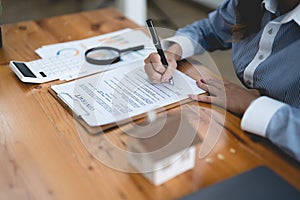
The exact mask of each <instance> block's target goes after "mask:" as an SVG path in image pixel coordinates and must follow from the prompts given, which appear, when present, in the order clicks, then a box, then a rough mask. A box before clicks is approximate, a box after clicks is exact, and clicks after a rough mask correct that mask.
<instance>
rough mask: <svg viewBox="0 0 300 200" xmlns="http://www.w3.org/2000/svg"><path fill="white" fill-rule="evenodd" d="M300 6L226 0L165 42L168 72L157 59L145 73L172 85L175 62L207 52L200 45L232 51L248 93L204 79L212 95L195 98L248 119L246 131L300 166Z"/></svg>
mask: <svg viewBox="0 0 300 200" xmlns="http://www.w3.org/2000/svg"><path fill="white" fill-rule="evenodd" d="M299 2H300V0H251V1H249V0H225V1H224V3H223V4H222V5H221V6H220V7H219V8H218V9H217V10H216V11H214V12H212V13H210V14H209V17H208V18H207V19H204V20H200V21H196V22H194V23H193V24H191V25H188V26H186V27H184V28H181V29H179V30H178V31H177V34H176V35H175V36H173V37H171V38H168V39H167V40H165V41H164V44H165V46H167V49H166V51H165V53H166V57H167V59H168V62H169V67H168V68H167V70H165V68H164V67H163V66H162V65H161V63H160V57H159V55H158V54H157V53H152V54H150V55H149V56H148V57H147V58H146V59H145V71H146V73H147V74H148V76H149V78H150V79H151V80H152V81H153V82H167V81H168V80H169V79H170V77H171V76H172V74H173V72H174V71H175V69H176V67H177V64H176V61H178V60H180V59H183V58H187V57H190V56H192V55H195V54H200V53H202V52H203V49H202V48H199V47H197V45H195V44H196V43H198V44H201V46H202V47H203V48H204V49H205V50H207V51H213V50H217V49H229V48H232V54H233V55H232V56H233V64H234V67H235V72H236V75H237V76H238V78H239V79H240V81H241V82H242V83H243V84H244V85H245V86H246V87H247V89H245V88H243V87H240V86H238V85H235V84H233V83H230V82H227V81H225V82H224V83H223V82H221V81H218V80H216V79H213V78H208V77H203V78H201V79H200V80H197V81H196V84H197V85H198V86H199V87H201V88H202V89H204V90H207V91H208V92H209V94H210V95H209V96H205V95H191V96H190V98H192V99H194V100H198V101H202V102H208V103H215V104H217V105H220V106H223V107H225V108H227V109H228V110H229V111H232V112H234V113H237V114H243V118H242V123H241V126H242V128H243V129H244V130H245V131H249V132H252V133H254V134H258V135H261V136H264V137H267V138H269V139H270V140H271V141H272V142H273V143H274V144H276V145H278V146H279V147H280V148H281V149H283V150H284V151H285V152H287V153H288V154H290V155H291V156H293V157H294V158H296V159H297V160H298V161H300V53H299V50H300V4H299ZM221 84H222V85H221ZM223 84H224V86H223ZM224 87H225V93H226V96H225V94H224V92H223V91H224V90H222V88H224ZM225 99H226V101H225ZM237 99H238V101H237ZM225 102H226V103H225Z"/></svg>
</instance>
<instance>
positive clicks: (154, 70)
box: [144, 44, 181, 83]
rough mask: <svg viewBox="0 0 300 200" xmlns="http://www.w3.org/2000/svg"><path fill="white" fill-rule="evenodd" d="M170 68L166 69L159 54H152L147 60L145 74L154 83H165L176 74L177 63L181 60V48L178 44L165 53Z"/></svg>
mask: <svg viewBox="0 0 300 200" xmlns="http://www.w3.org/2000/svg"><path fill="white" fill-rule="evenodd" d="M165 56H166V59H167V61H168V67H167V68H165V67H164V66H163V65H162V63H161V60H160V56H159V54H158V53H151V54H150V55H149V56H148V57H147V58H146V59H145V60H144V62H145V66H144V69H145V72H146V74H147V75H148V77H149V79H150V81H151V82H152V83H165V82H169V79H170V78H171V77H172V75H173V74H174V72H175V70H176V68H177V62H176V61H178V60H180V59H181V47H180V46H179V45H177V44H174V45H172V46H171V47H170V48H168V49H167V50H166V51H165Z"/></svg>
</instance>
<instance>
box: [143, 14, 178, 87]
mask: <svg viewBox="0 0 300 200" xmlns="http://www.w3.org/2000/svg"><path fill="white" fill-rule="evenodd" d="M146 23H147V26H148V29H149V31H150V34H151V37H152V40H153V44H154V46H155V48H156V50H157V53H158V54H159V56H160V60H161V63H162V64H163V66H164V67H165V68H166V69H167V68H168V61H167V59H166V56H165V53H164V51H163V50H162V47H161V44H160V41H159V38H158V35H157V32H156V30H155V28H154V25H153V21H152V19H147V20H146ZM169 82H170V83H171V84H172V85H174V81H173V77H172V76H171V78H170V79H169Z"/></svg>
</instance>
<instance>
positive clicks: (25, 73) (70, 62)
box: [9, 57, 83, 83]
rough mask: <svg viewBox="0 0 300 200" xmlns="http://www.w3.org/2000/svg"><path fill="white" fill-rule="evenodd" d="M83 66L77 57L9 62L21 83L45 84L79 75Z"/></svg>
mask: <svg viewBox="0 0 300 200" xmlns="http://www.w3.org/2000/svg"><path fill="white" fill-rule="evenodd" d="M82 65H83V61H82V59H78V58H77V57H50V58H43V59H38V60H34V61H30V62H20V61H10V64H9V66H10V68H11V69H12V70H13V71H14V73H15V74H16V75H17V76H18V78H19V79H20V80H21V81H22V82H26V83H45V82H49V81H54V80H58V79H62V78H63V77H67V76H70V75H74V74H76V73H79V72H80V70H81V68H82Z"/></svg>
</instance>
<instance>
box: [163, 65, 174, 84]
mask: <svg viewBox="0 0 300 200" xmlns="http://www.w3.org/2000/svg"><path fill="white" fill-rule="evenodd" d="M174 72H175V68H174V67H172V66H168V67H167V69H166V71H165V73H164V74H163V76H162V82H169V80H170V79H171V77H172V76H173V74H174Z"/></svg>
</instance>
